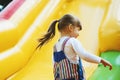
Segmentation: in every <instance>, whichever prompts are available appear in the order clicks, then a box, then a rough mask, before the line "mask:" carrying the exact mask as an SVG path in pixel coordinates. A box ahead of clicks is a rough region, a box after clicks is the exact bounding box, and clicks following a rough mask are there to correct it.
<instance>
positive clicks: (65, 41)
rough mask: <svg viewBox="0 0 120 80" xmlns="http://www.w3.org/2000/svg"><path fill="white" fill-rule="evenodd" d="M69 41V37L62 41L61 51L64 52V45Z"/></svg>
mask: <svg viewBox="0 0 120 80" xmlns="http://www.w3.org/2000/svg"><path fill="white" fill-rule="evenodd" d="M69 39H70V37H69V38H67V39H65V40H64V42H63V44H62V50H63V51H64V49H65V44H66V43H67V41H68V40H69Z"/></svg>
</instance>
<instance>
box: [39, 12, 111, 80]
mask: <svg viewBox="0 0 120 80" xmlns="http://www.w3.org/2000/svg"><path fill="white" fill-rule="evenodd" d="M56 23H58V30H59V32H60V34H61V37H60V38H59V40H58V42H57V43H56V44H55V46H54V53H53V61H54V79H55V80H86V79H85V77H84V70H83V67H82V63H81V59H84V60H85V61H88V62H92V63H97V64H99V63H102V64H103V65H104V66H109V67H110V70H111V69H112V65H111V64H110V63H109V62H108V61H106V60H104V59H102V58H100V57H98V56H95V55H93V54H91V53H89V52H87V51H85V50H84V48H83V47H82V45H81V43H80V42H79V41H78V40H77V39H76V38H77V37H78V36H79V31H80V30H82V26H81V24H80V21H79V19H78V18H77V17H75V16H73V15H71V14H66V15H64V16H63V17H62V18H61V19H59V20H55V21H53V22H52V23H51V25H50V27H49V29H48V31H47V33H46V34H45V35H44V36H43V37H42V38H40V39H39V45H38V47H42V46H43V45H44V44H45V43H47V42H48V41H49V40H50V39H52V38H53V37H54V36H55V26H56ZM38 47H37V48H38Z"/></svg>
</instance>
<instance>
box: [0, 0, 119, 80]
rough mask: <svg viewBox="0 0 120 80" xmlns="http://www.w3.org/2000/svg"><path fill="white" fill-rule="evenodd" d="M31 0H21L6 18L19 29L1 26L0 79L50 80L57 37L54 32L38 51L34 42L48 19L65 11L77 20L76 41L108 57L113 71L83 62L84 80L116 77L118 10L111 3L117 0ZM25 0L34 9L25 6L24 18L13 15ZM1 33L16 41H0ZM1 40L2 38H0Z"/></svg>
mask: <svg viewBox="0 0 120 80" xmlns="http://www.w3.org/2000/svg"><path fill="white" fill-rule="evenodd" d="M34 1H35V2H34ZM34 1H33V2H31V0H25V1H24V3H23V4H22V5H21V6H20V7H19V8H18V9H17V11H16V12H15V13H14V14H13V15H12V17H11V18H9V20H10V21H12V22H13V23H14V24H16V25H14V26H15V27H16V28H18V27H19V30H20V31H19V30H17V31H16V30H15V31H16V32H14V30H13V31H12V30H11V29H9V30H11V31H10V32H6V31H9V30H2V28H1V31H0V43H1V44H2V46H4V47H5V48H4V49H3V48H2V46H1V45H0V49H1V52H0V80H53V71H52V68H53V64H52V48H53V45H54V43H55V42H56V41H57V40H58V37H59V33H58V31H57V32H56V33H57V34H56V36H55V38H53V40H51V41H50V42H49V43H48V44H47V45H45V46H43V47H42V48H41V49H38V50H35V48H36V46H37V45H38V42H37V39H38V38H39V37H41V36H42V35H43V34H44V32H45V31H46V30H47V29H48V25H49V24H50V22H51V21H53V20H54V19H58V18H60V17H61V16H63V15H64V14H66V13H70V14H74V15H76V16H77V17H78V18H79V19H80V21H81V23H82V25H83V30H82V31H81V32H80V36H79V37H78V40H80V41H81V43H82V44H83V46H84V47H85V49H86V50H88V51H89V52H91V53H93V54H95V55H98V56H101V57H103V58H105V59H107V60H109V61H110V62H111V63H112V65H113V70H112V71H109V70H108V68H103V66H102V65H101V64H99V65H96V64H92V63H88V62H85V61H83V65H84V68H85V71H86V77H87V80H119V79H120V77H119V73H120V72H119V70H120V54H119V53H120V52H119V50H120V47H119V44H120V42H119V39H120V37H119V35H120V33H119V30H120V24H119V20H120V19H119V18H120V17H119V18H118V16H117V17H115V16H116V13H118V12H117V11H118V10H117V9H118V8H116V7H115V5H118V3H119V0H116V1H115V0H113V1H112V0H110V1H109V0H107V1H106V0H34ZM27 2H29V3H31V4H33V7H34V9H33V8H32V7H31V8H30V9H27V8H26V9H25V11H28V12H27V14H24V15H23V16H24V18H23V17H22V19H21V17H20V18H16V17H18V16H20V15H21V14H22V13H23V12H22V13H21V14H19V13H20V12H21V11H22V9H24V7H25V6H24V7H22V6H23V5H25V3H26V4H27ZM41 3H42V4H41ZM34 4H35V5H34ZM37 4H38V5H37ZM28 5H29V4H28ZM40 5H41V6H40ZM118 7H119V5H118ZM20 9H21V10H20ZM38 9H39V10H38ZM19 10H20V12H19ZM34 10H35V11H36V12H35V11H34ZM112 10H114V11H112ZM33 11H34V12H35V13H33ZM119 11H120V9H119ZM17 12H18V13H17ZM29 12H30V13H29ZM117 18H118V19H117ZM29 20H30V22H29ZM7 26H8V25H7ZM24 26H25V27H24ZM0 27H3V26H0ZM8 27H9V26H8ZM24 28H25V29H24ZM23 29H24V30H23ZM9 34H11V35H9ZM1 35H2V36H1ZM4 35H7V37H9V38H11V37H12V40H13V42H14V41H16V42H15V43H11V44H12V46H9V44H8V45H7V41H6V42H4V43H3V42H2V41H4V40H7V39H5V36H4ZM18 35H19V36H18ZM13 38H15V39H13ZM1 39H3V40H2V41H1ZM4 44H5V45H4ZM7 46H9V47H7ZM112 73H114V75H113V74H112Z"/></svg>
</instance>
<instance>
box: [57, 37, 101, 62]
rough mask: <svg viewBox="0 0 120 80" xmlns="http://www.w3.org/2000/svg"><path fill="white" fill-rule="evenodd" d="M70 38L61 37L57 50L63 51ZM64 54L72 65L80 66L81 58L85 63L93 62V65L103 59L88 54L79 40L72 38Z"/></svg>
mask: <svg viewBox="0 0 120 80" xmlns="http://www.w3.org/2000/svg"><path fill="white" fill-rule="evenodd" d="M67 38H68V37H67V36H66V37H61V38H60V39H59V41H58V42H57V43H56V50H57V51H61V50H62V44H63V42H64V40H65V39H67ZM64 52H65V55H66V57H67V58H68V59H69V61H70V62H71V63H74V64H78V62H79V57H80V58H81V59H83V60H85V61H88V62H92V63H100V61H101V58H100V57H98V56H96V55H94V54H92V53H89V52H87V51H86V50H85V49H84V48H83V47H82V45H81V43H80V41H78V40H77V39H75V38H73V37H71V38H70V39H69V40H68V41H67V43H66V44H65V47H64Z"/></svg>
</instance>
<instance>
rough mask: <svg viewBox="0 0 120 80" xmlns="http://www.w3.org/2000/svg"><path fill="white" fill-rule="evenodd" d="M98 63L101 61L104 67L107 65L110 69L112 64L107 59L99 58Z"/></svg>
mask: <svg viewBox="0 0 120 80" xmlns="http://www.w3.org/2000/svg"><path fill="white" fill-rule="evenodd" d="M100 63H102V64H103V65H104V67H106V66H109V67H110V68H109V70H112V64H111V63H110V62H108V61H107V60H104V59H101V62H100Z"/></svg>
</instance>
